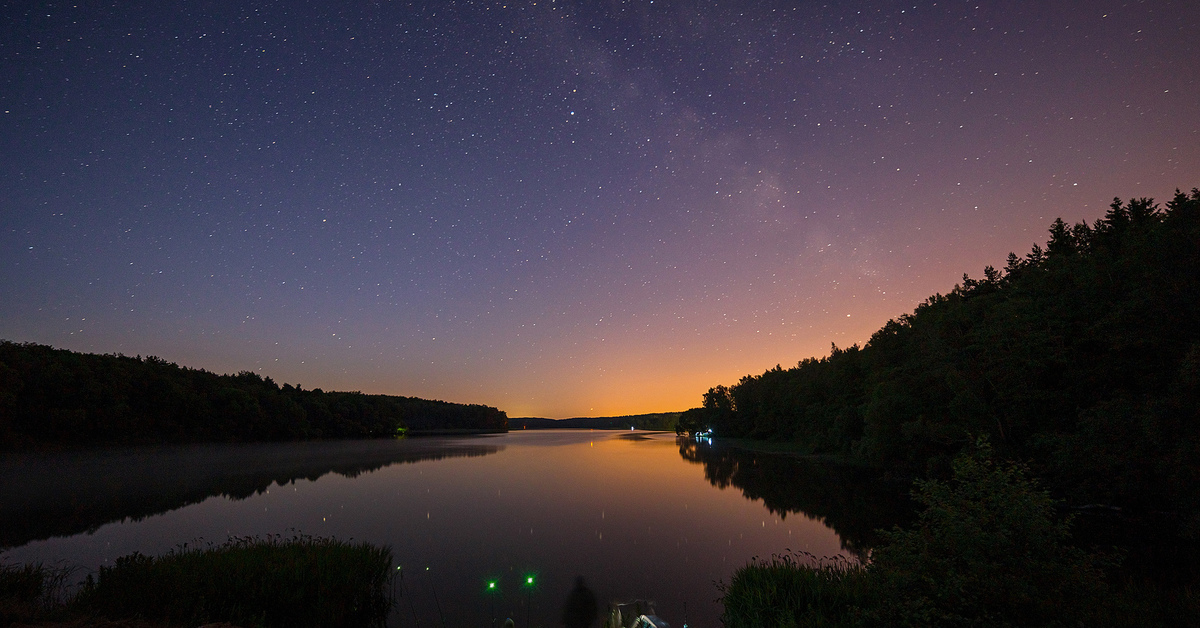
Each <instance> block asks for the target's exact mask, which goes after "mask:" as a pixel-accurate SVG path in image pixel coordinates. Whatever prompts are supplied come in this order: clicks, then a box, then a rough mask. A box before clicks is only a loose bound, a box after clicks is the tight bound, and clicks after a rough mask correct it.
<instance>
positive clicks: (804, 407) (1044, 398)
mask: <svg viewBox="0 0 1200 628" xmlns="http://www.w3.org/2000/svg"><path fill="white" fill-rule="evenodd" d="M681 422H687V423H689V424H690V423H693V422H695V423H701V422H703V423H706V424H708V425H710V426H711V427H713V428H715V430H716V433H717V434H718V435H719V436H720V435H723V436H749V437H756V438H767V439H780V440H789V441H793V442H795V443H797V444H798V445H800V446H801V447H802V449H804V450H806V451H810V452H814V453H829V454H837V455H843V456H846V457H850V458H853V459H856V460H857V461H859V462H863V463H866V464H869V465H873V466H877V467H881V468H887V469H890V470H899V471H900V472H901V473H905V474H914V475H922V474H926V473H932V474H933V475H934V476H937V477H946V475H947V474H948V472H949V467H950V460H951V459H953V457H954V455H955V454H956V453H957V452H958V451H960V450H961V449H962V448H963V446H964V445H967V444H969V443H971V442H973V441H974V439H975V438H976V437H978V436H987V437H989V438H990V440H991V442H992V443H993V445H994V447H995V448H996V450H997V454H998V455H999V456H1001V457H1002V458H1007V459H1016V460H1027V461H1029V462H1030V466H1031V471H1032V472H1033V473H1034V474H1035V475H1036V476H1037V477H1038V478H1040V479H1041V480H1042V481H1043V483H1044V485H1045V486H1047V487H1048V488H1049V489H1050V490H1051V491H1052V492H1053V493H1054V494H1055V495H1058V496H1061V497H1064V498H1066V499H1067V500H1068V505H1070V506H1075V507H1079V506H1085V505H1095V504H1102V505H1111V506H1119V507H1121V508H1122V509H1124V511H1125V512H1152V511H1153V512H1159V513H1162V512H1167V513H1171V514H1172V520H1173V521H1174V522H1175V524H1174V525H1176V526H1177V529H1176V532H1177V536H1178V537H1181V538H1191V539H1195V538H1196V537H1197V536H1198V533H1200V190H1196V189H1193V190H1192V192H1191V193H1190V194H1184V193H1181V192H1177V193H1176V195H1175V197H1174V198H1173V199H1172V200H1171V201H1170V202H1168V203H1166V205H1165V207H1160V206H1159V205H1156V204H1154V203H1153V201H1151V200H1150V199H1134V200H1130V201H1129V202H1128V203H1122V202H1121V201H1120V200H1115V201H1114V202H1113V203H1112V206H1111V208H1110V210H1109V211H1108V213H1107V214H1106V216H1105V217H1104V218H1102V219H1100V220H1097V221H1096V222H1095V223H1094V224H1092V225H1088V224H1085V223H1080V224H1077V225H1074V226H1068V225H1067V224H1066V223H1064V222H1063V221H1062V220H1057V221H1055V222H1054V224H1053V225H1052V227H1051V229H1050V239H1049V242H1048V244H1047V246H1046V248H1045V249H1043V248H1041V247H1040V246H1034V247H1033V250H1032V251H1031V252H1030V253H1029V254H1028V255H1026V256H1025V257H1018V256H1017V255H1015V254H1010V255H1009V258H1008V262H1007V264H1006V265H1005V267H1004V268H1003V269H1002V270H998V269H995V268H992V267H990V266H989V267H988V268H986V269H984V273H983V278H981V279H972V278H970V277H967V276H964V278H963V283H962V284H961V285H959V286H956V287H955V288H954V289H953V290H952V291H951V292H950V293H949V294H947V295H940V294H939V295H934V296H932V297H930V298H929V299H927V300H926V301H925V302H924V303H922V304H921V305H920V306H918V307H917V308H916V310H915V311H914V312H913V313H912V314H907V315H904V316H901V317H899V318H898V319H896V320H892V321H889V322H888V323H887V324H886V325H884V327H883V328H882V329H880V330H879V331H877V332H875V334H874V335H873V336H872V337H871V339H870V341H869V342H868V343H867V344H866V345H865V346H862V347H858V346H853V347H850V348H848V349H838V348H837V347H834V350H833V352H832V354H831V355H830V356H828V357H826V358H821V359H808V360H804V361H802V362H800V363H799V364H798V365H797V366H796V367H794V368H789V369H781V368H779V367H776V368H774V369H772V370H769V371H767V372H765V373H763V374H762V375H757V376H747V377H744V378H742V380H741V381H739V382H738V383H737V384H735V385H733V386H730V387H728V388H726V387H724V386H717V387H715V388H713V389H710V390H709V392H708V393H707V394H705V395H704V403H703V406H702V407H701V408H697V409H695V410H691V411H689V412H687V413H685V414H684V415H683V417H682V418H681Z"/></svg>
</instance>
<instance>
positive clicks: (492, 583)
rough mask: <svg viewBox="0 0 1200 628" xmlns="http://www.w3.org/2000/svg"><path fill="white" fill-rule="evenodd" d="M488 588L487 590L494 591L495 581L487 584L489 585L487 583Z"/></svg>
mask: <svg viewBox="0 0 1200 628" xmlns="http://www.w3.org/2000/svg"><path fill="white" fill-rule="evenodd" d="M488 588H489V589H495V588H496V581H495V580H493V581H491V582H489V583H488Z"/></svg>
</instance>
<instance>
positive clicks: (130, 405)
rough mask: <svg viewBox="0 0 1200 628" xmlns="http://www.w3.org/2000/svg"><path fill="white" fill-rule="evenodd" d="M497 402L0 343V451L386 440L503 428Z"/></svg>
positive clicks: (504, 421)
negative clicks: (342, 387) (334, 388)
mask: <svg viewBox="0 0 1200 628" xmlns="http://www.w3.org/2000/svg"><path fill="white" fill-rule="evenodd" d="M507 427H508V415H506V414H505V413H504V412H503V411H501V410H498V409H496V408H493V407H490V406H483V405H474V404H473V405H466V404H459V403H449V402H446V401H430V400H426V399H419V398H416V397H400V396H394V395H367V394H363V393H360V392H325V391H322V390H321V389H320V388H316V389H313V390H304V389H302V388H301V387H300V386H298V385H297V386H292V385H290V384H284V385H283V386H280V385H278V384H276V383H275V382H274V381H273V380H272V379H271V378H270V377H262V376H260V375H258V374H257V373H253V372H251V371H242V372H240V373H238V374H237V375H217V374H214V373H210V372H209V371H205V370H202V369H192V368H187V367H181V366H179V365H177V364H174V363H171V362H167V361H166V360H163V359H161V358H156V357H153V356H152V357H148V358H142V357H140V356H138V357H132V358H131V357H128V356H124V355H120V354H117V355H96V354H90V353H76V352H73V351H67V350H64V349H55V348H53V347H48V346H45V345H37V344H32V343H23V344H19V343H15V342H9V341H0V448H14V447H15V448H21V447H28V446H31V445H37V444H39V443H41V444H45V443H59V444H71V445H92V444H147V443H185V442H255V441H284V440H306V439H317V438H388V437H394V436H396V435H397V433H398V431H399V430H401V429H403V430H408V431H422V430H426V431H427V430H496V431H503V430H505V429H507Z"/></svg>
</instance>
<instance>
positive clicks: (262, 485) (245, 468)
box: [0, 438, 503, 548]
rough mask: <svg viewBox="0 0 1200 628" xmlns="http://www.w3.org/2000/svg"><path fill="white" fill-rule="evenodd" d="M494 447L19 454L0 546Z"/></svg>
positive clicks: (5, 492)
mask: <svg viewBox="0 0 1200 628" xmlns="http://www.w3.org/2000/svg"><path fill="white" fill-rule="evenodd" d="M501 449H503V446H497V445H485V444H480V443H478V442H475V443H469V442H463V441H461V440H453V439H449V440H448V439H434V438H430V439H410V440H407V441H380V440H370V441H320V442H301V443H272V444H248V445H184V446H170V447H143V448H121V449H105V450H90V451H84V452H59V453H51V454H20V455H12V456H10V457H7V458H6V459H4V460H3V461H0V548H5V547H16V546H19V545H23V544H25V543H28V542H30V541H36V540H41V539H47V538H50V537H55V536H69V535H73V534H80V533H82V532H94V531H95V530H96V529H97V528H99V527H100V526H102V525H104V524H106V523H112V522H116V521H121V520H123V519H127V518H128V519H133V520H137V519H141V518H143V517H149V516H152V515H157V514H162V513H165V512H168V511H171V510H175V509H178V508H182V507H184V506H188V505H191V504H195V503H199V502H202V501H204V500H205V499H208V498H209V497H214V496H225V497H229V498H232V499H245V498H247V497H250V496H252V495H255V494H258V493H262V492H263V491H266V490H267V489H268V488H269V487H270V486H271V485H272V484H279V485H281V486H282V485H286V484H289V483H291V482H294V481H296V480H301V479H305V480H309V481H315V480H316V479H317V478H320V477H321V476H323V475H326V474H329V473H336V474H338V475H343V476H346V477H355V476H358V475H359V474H362V473H369V472H371V471H375V470H378V469H381V468H383V467H386V466H390V465H393V464H398V463H412V462H421V461H427V460H441V459H443V458H461V457H473V456H486V455H488V454H494V453H496V452H498V451H500V450H501Z"/></svg>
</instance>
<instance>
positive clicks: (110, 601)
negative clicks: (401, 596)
mask: <svg viewBox="0 0 1200 628" xmlns="http://www.w3.org/2000/svg"><path fill="white" fill-rule="evenodd" d="M392 569H393V568H392V553H391V550H390V549H389V548H387V547H380V546H375V545H371V544H368V543H349V542H345V541H340V540H337V539H332V538H319V537H308V536H295V537H291V538H282V537H267V538H265V539H262V538H250V539H232V540H230V541H228V542H227V543H225V544H222V545H217V546H208V547H189V546H187V545H183V546H180V547H178V548H176V549H175V550H173V551H171V552H169V553H167V554H166V555H163V556H159V557H149V556H145V555H142V554H136V553H135V554H131V555H128V556H123V557H121V558H118V559H117V560H116V562H115V564H114V565H113V566H111V567H101V568H100V570H99V572H98V573H96V574H95V575H91V574H89V575H88V576H87V577H86V579H85V580H84V581H83V582H82V583H81V584H80V585H79V586H78V587H77V588H76V587H75V586H73V585H72V582H71V581H72V580H73V579H74V578H76V577H78V576H77V574H76V573H75V572H74V571H73V570H71V569H66V568H55V567H46V566H44V565H4V566H2V567H0V624H3V625H39V626H50V625H54V626H62V627H67V626H70V627H81V626H130V627H133V626H138V627H143V626H145V627H157V626H169V625H189V626H200V625H207V624H219V623H228V624H234V625H237V626H244V627H246V628H251V627H263V628H268V627H275V626H278V627H281V628H282V627H288V626H313V627H318V626H321V627H323V626H346V627H350V626H383V625H384V624H385V622H386V619H387V614H388V612H389V611H390V610H391V608H392V605H393V601H392V592H391V581H392V573H391V572H392Z"/></svg>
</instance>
